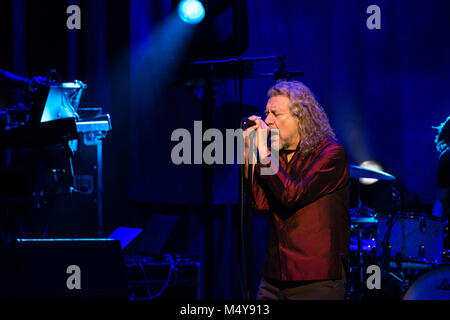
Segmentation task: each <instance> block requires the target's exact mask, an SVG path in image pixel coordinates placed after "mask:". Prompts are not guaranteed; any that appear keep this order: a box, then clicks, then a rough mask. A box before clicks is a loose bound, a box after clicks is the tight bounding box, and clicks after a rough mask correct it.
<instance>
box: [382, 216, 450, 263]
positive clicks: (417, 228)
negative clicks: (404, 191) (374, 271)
mask: <svg viewBox="0 0 450 320" xmlns="http://www.w3.org/2000/svg"><path fill="white" fill-rule="evenodd" d="M446 224H447V220H446V219H444V218H441V217H434V216H428V215H423V214H416V213H399V214H391V215H385V216H382V217H378V225H377V237H376V242H377V245H376V256H377V257H382V256H383V244H384V243H386V244H387V248H388V255H389V259H390V260H391V261H393V260H394V261H397V263H398V262H401V264H402V266H401V267H402V268H414V269H423V268H427V267H429V266H430V265H433V264H437V263H441V262H442V251H443V241H444V229H445V227H446ZM390 227H391V230H390V234H389V232H388V231H389V228H390Z"/></svg>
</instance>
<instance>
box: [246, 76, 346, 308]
mask: <svg viewBox="0 0 450 320" xmlns="http://www.w3.org/2000/svg"><path fill="white" fill-rule="evenodd" d="M268 97H269V100H268V102H267V106H266V112H265V119H264V121H263V120H262V119H261V118H260V117H258V116H251V117H249V119H250V120H253V121H255V122H256V125H254V126H251V127H249V128H248V129H246V130H245V134H246V135H247V136H248V135H249V134H250V133H251V132H252V131H254V130H256V136H258V135H259V133H260V131H261V130H268V129H278V132H279V169H278V171H277V173H276V174H274V175H261V169H262V168H263V167H270V162H271V161H273V159H271V157H272V156H273V155H272V154H271V153H270V150H268V147H267V145H266V143H261V141H258V139H256V144H257V145H256V148H257V150H258V152H259V154H260V157H259V159H263V157H267V158H265V159H264V161H259V162H258V163H256V164H250V168H251V170H250V172H251V176H250V177H249V175H248V168H249V162H248V158H249V157H248V153H249V148H250V141H251V140H250V139H247V138H246V140H245V159H246V163H245V170H244V172H245V174H244V181H245V183H247V184H248V183H250V184H251V190H252V195H251V199H252V207H253V208H254V209H255V210H264V211H268V212H269V213H270V215H271V222H270V228H269V239H268V251H267V255H266V261H265V264H264V269H263V277H262V279H261V283H260V286H259V289H258V294H257V299H259V300H319V299H327V300H340V299H343V298H344V293H345V284H346V272H347V258H348V250H349V241H350V223H349V207H348V206H349V203H348V202H349V200H348V183H349V163H348V160H347V155H346V152H345V150H344V148H343V147H342V145H340V144H339V143H338V142H337V141H336V137H335V134H334V132H333V130H332V128H331V127H330V124H329V121H328V118H327V116H326V114H325V112H324V110H323V109H322V107H321V106H320V104H319V103H318V102H317V100H316V98H315V97H314V95H313V94H312V92H311V91H310V90H309V88H307V87H306V86H305V85H304V84H303V83H301V82H297V81H278V82H277V83H276V84H275V85H274V86H273V87H272V88H271V89H270V90H269V92H268ZM261 155H262V157H261ZM244 189H246V188H244Z"/></svg>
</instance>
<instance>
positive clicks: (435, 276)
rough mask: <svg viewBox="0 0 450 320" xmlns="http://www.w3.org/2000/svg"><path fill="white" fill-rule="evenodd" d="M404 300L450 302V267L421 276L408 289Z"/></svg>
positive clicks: (443, 267)
mask: <svg viewBox="0 0 450 320" xmlns="http://www.w3.org/2000/svg"><path fill="white" fill-rule="evenodd" d="M403 300H450V265H445V266H442V267H439V268H436V269H434V270H431V271H429V272H426V273H424V274H423V275H421V276H420V277H419V278H417V280H416V281H414V282H413V284H412V285H411V287H409V288H408V290H407V291H406V293H405V295H404V296H403Z"/></svg>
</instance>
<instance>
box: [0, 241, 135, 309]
mask: <svg viewBox="0 0 450 320" xmlns="http://www.w3.org/2000/svg"><path fill="white" fill-rule="evenodd" d="M2 267H3V272H2V274H1V277H2V278H1V284H2V286H1V298H4V299H5V298H6V299H9V298H12V299H32V300H34V299H38V300H42V299H44V300H47V299H52V300H53V299H57V300H60V299H62V300H67V299H68V300H72V299H77V300H78V299H82V300H89V299H124V300H126V299H128V297H129V292H128V288H127V281H126V273H125V266H124V261H123V256H122V249H121V246H120V242H119V241H118V240H112V239H17V240H16V243H15V246H14V248H12V249H11V251H10V252H9V254H8V256H7V260H6V262H3V266H2Z"/></svg>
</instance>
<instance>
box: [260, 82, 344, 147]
mask: <svg viewBox="0 0 450 320" xmlns="http://www.w3.org/2000/svg"><path fill="white" fill-rule="evenodd" d="M267 95H268V96H269V98H271V97H274V96H279V95H282V96H286V97H288V98H289V99H290V100H291V104H290V106H289V107H290V110H291V114H292V115H293V116H294V117H296V118H297V119H298V133H299V135H300V151H301V152H302V153H303V154H305V155H306V154H309V153H310V152H312V151H314V149H315V148H316V147H317V145H318V144H319V143H321V142H322V141H323V139H325V138H330V139H333V140H336V135H335V134H334V132H333V129H332V128H331V126H330V122H329V121H328V117H327V115H326V114H325V111H324V110H323V108H322V106H321V105H320V104H319V102H318V101H317V100H316V98H315V96H314V94H313V93H312V92H311V90H310V89H309V88H308V87H307V86H305V85H304V84H303V83H302V82H299V81H286V80H279V81H277V83H276V84H275V85H274V86H273V87H272V88H270V89H269V91H268V93H267Z"/></svg>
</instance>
